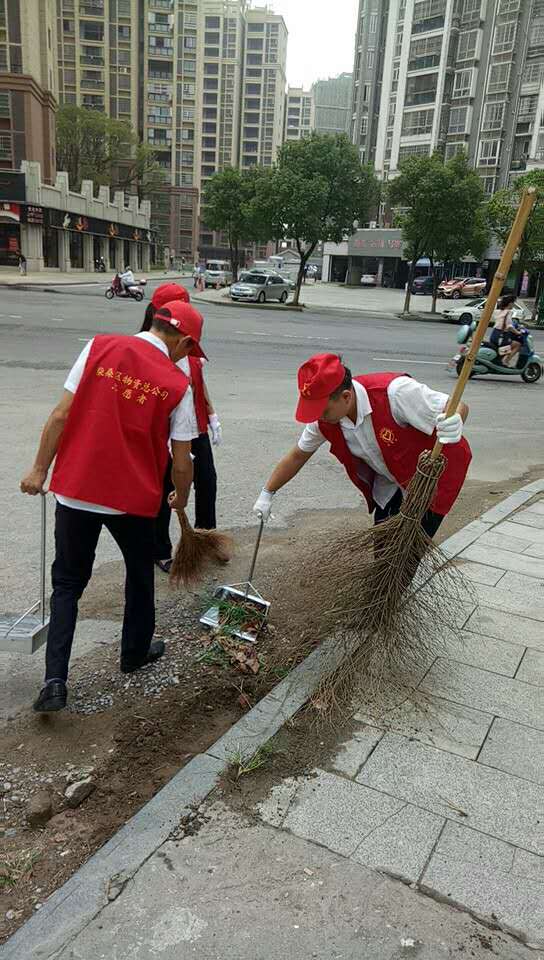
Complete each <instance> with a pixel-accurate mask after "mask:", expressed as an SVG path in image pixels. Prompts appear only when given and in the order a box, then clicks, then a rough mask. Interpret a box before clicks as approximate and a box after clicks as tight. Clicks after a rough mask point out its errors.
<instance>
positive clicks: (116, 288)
mask: <svg viewBox="0 0 544 960" xmlns="http://www.w3.org/2000/svg"><path fill="white" fill-rule="evenodd" d="M146 283H147V280H143V279H142V280H137V281H136V282H135V283H134V284H133V285H131V286H130V287H129V288H128V290H125V288H124V287H123V284H122V283H121V278H120V277H119V274H118V273H116V274H115V276H114V278H113V280H112V281H111V284H110V286H109V287H108V289H107V290H106V292H105V294H104V296H105V298H106V300H113V298H114V297H120V298H121V299H122V300H137V301H138V303H139V302H140V301H141V300H143V299H144V290H143V288H144V287H145V285H146Z"/></svg>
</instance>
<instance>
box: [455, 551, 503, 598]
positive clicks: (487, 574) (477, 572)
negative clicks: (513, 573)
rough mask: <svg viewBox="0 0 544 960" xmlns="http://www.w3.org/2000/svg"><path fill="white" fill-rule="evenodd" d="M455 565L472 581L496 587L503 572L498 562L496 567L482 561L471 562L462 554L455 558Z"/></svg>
mask: <svg viewBox="0 0 544 960" xmlns="http://www.w3.org/2000/svg"><path fill="white" fill-rule="evenodd" d="M479 542H480V541H478V543H479ZM455 566H456V567H459V569H460V570H461V572H462V574H463V576H464V577H466V579H467V580H471V581H472V582H473V583H484V584H487V586H489V587H496V586H497V584H498V582H499V580H502V578H503V577H504V574H505V570H504V568H501V567H500V565H499V564H497V566H496V567H491V566H487V565H485V564H483V563H473V562H472V561H471V560H466V559H465V555H464V554H461V556H460V557H459V558H458V559H456V561H455Z"/></svg>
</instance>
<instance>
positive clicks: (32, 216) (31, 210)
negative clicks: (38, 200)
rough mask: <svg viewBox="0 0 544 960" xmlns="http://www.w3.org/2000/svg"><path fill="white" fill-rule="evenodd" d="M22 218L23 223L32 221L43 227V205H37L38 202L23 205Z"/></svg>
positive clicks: (35, 224)
mask: <svg viewBox="0 0 544 960" xmlns="http://www.w3.org/2000/svg"><path fill="white" fill-rule="evenodd" d="M21 219H22V221H23V223H31V224H33V225H34V226H36V227H43V223H44V209H43V207H38V206H36V204H33V203H29V204H27V206H26V207H23V210H22V217H21Z"/></svg>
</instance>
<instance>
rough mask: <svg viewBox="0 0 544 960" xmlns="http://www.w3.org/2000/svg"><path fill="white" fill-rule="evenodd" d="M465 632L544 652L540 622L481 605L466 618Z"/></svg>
mask: <svg viewBox="0 0 544 960" xmlns="http://www.w3.org/2000/svg"><path fill="white" fill-rule="evenodd" d="M465 630H468V631H470V632H471V633H476V634H481V635H483V636H485V637H494V638H495V639H497V640H505V641H507V642H509V641H511V642H513V643H517V644H520V645H521V646H525V647H532V648H534V649H535V650H544V624H542V623H541V621H540V620H532V619H529V617H522V616H518V615H516V614H514V613H508V612H507V611H506V610H497V609H496V608H494V607H487V606H484V605H482V606H481V607H478V608H477V609H476V610H475V611H474V613H472V614H471V616H470V617H469V618H468V620H467V621H466V624H465Z"/></svg>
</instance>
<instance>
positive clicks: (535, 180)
mask: <svg viewBox="0 0 544 960" xmlns="http://www.w3.org/2000/svg"><path fill="white" fill-rule="evenodd" d="M526 187H536V189H537V202H536V204H535V206H534V207H533V211H532V213H531V216H530V217H529V220H528V222H527V226H526V227H525V230H524V231H523V235H522V238H521V243H520V245H519V248H518V259H517V261H516V286H517V285H518V284H519V282H520V281H521V278H522V276H523V273H524V271H525V270H538V271H541V270H542V269H543V268H544V202H543V201H544V170H532V171H531V172H530V173H527V174H525V175H524V176H523V177H518V178H517V180H516V181H515V183H514V184H513V185H512V186H511V187H509V188H508V189H505V190H497V192H496V193H495V194H493V196H492V197H491V198H490V199H489V200H488V201H487V204H486V211H485V212H486V217H487V222H488V224H489V227H490V229H491V232H492V233H493V235H494V236H495V237H496V239H497V240H498V241H499V243H500V244H503V245H504V244H505V243H506V241H507V239H508V235H509V233H510V230H511V228H512V224H513V222H514V217H515V215H516V210H517V208H518V206H519V203H520V200H521V195H522V193H523V191H524V189H525V188H526Z"/></svg>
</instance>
